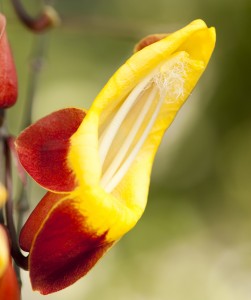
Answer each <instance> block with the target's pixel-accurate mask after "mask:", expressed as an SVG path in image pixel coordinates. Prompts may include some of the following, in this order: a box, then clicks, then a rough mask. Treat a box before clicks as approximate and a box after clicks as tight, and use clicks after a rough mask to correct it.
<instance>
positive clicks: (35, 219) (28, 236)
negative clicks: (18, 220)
mask: <svg viewBox="0 0 251 300" xmlns="http://www.w3.org/2000/svg"><path fill="white" fill-rule="evenodd" d="M65 196H66V194H55V193H51V192H48V193H46V194H45V196H44V197H43V199H42V200H41V201H40V202H39V203H38V205H37V206H36V207H35V209H34V210H33V212H32V213H31V214H30V216H29V218H28V220H27V221H26V223H25V224H24V226H23V228H22V230H21V232H20V236H19V243H20V246H21V248H22V249H23V250H24V251H27V252H29V251H30V248H31V244H32V242H33V240H34V237H35V235H36V233H37V232H38V230H39V228H40V227H41V224H42V223H43V222H44V220H45V219H46V217H47V216H48V215H49V212H50V210H51V209H52V208H53V206H54V205H56V203H57V202H59V201H60V200H61V199H62V198H64V197H65Z"/></svg>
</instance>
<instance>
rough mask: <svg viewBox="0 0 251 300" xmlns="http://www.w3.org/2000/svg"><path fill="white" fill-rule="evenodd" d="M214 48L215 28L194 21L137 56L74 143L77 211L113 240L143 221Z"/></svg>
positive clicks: (101, 96)
mask: <svg viewBox="0 0 251 300" xmlns="http://www.w3.org/2000/svg"><path fill="white" fill-rule="evenodd" d="M214 44H215V31H214V28H207V26H206V24H205V23H204V22H203V21H202V20H196V21H194V22H192V23H190V24H189V25H187V26H186V27H184V28H183V29H181V30H179V31H177V32H175V33H173V34H170V35H168V36H167V37H166V38H164V39H161V40H160V41H158V42H156V43H153V44H151V45H149V46H147V47H145V48H143V49H142V50H140V51H138V52H136V53H135V54H134V55H133V56H132V57H131V58H130V59H129V60H128V61H127V62H126V63H125V64H124V65H122V67H121V68H120V69H119V70H118V71H117V72H116V73H115V74H114V75H113V76H112V77H111V79H110V80H109V81H108V83H107V84H106V86H105V87H104V88H103V90H102V91H101V92H100V94H99V95H98V96H97V97H96V99H95V101H94V103H93V105H92V106H91V108H90V110H89V112H88V113H87V115H86V117H85V119H84V120H83V122H82V124H81V125H80V127H79V129H78V130H77V131H76V132H75V133H74V135H73V136H72V137H71V146H70V152H69V156H68V163H69V165H70V166H71V168H72V169H73V170H74V171H75V173H76V176H77V178H78V182H79V183H80V187H79V189H78V190H76V191H75V192H76V193H77V194H79V195H80V197H81V198H82V199H83V201H81V205H79V207H78V209H79V210H80V211H82V213H83V214H84V215H85V216H88V217H87V219H88V223H89V225H90V226H91V227H92V228H93V229H94V230H96V231H97V232H99V233H100V234H101V233H102V232H108V234H107V237H108V238H110V240H114V239H118V238H119V237H121V236H122V235H123V234H124V233H125V232H127V231H128V230H130V229H131V228H132V227H133V226H134V225H135V224H136V222H137V221H138V219H139V218H140V216H141V215H142V213H143V211H144V208H145V205H146V202H147V195H148V188H149V182H150V174H151V168H152V164H153V159H154V156H155V153H156V151H157V149H158V146H159V144H160V142H161V139H162V136H163V134H164V132H165V130H166V129H167V128H168V127H169V125H170V124H171V122H172V121H173V119H174V117H175V115H176V113H177V112H178V110H179V109H180V108H181V106H182V104H183V103H184V101H185V100H186V99H187V97H188V96H189V95H190V93H191V91H192V89H193V88H194V86H195V85H196V83H197V81H198V79H199V78H200V76H201V74H202V73H203V71H204V70H205V67H206V65H207V63H208V61H209V59H210V56H211V54H212V51H213V49H214Z"/></svg>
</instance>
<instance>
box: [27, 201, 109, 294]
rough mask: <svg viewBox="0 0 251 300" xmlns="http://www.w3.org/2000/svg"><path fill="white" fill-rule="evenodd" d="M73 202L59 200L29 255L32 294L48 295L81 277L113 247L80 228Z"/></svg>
mask: <svg viewBox="0 0 251 300" xmlns="http://www.w3.org/2000/svg"><path fill="white" fill-rule="evenodd" d="M84 222H85V218H84V216H83V215H81V214H80V213H79V212H78V210H77V209H76V208H75V207H74V200H70V199H66V200H63V201H62V203H60V204H59V205H58V206H57V207H56V208H55V209H54V210H53V211H52V212H51V214H50V216H49V218H48V219H47V220H46V222H45V223H44V224H43V226H42V228H41V230H40V232H39V233H38V235H37V237H36V239H35V241H34V244H33V246H32V248H31V252H30V261H29V268H30V277H31V283H32V287H33V289H34V290H38V291H40V293H42V294H49V293H53V292H56V291H58V290H61V289H63V288H65V287H67V286H69V285H71V284H73V283H74V282H75V281H76V280H78V279H79V278H81V277H82V276H84V275H85V274H86V273H87V272H88V271H89V270H90V269H91V268H92V267H93V266H94V265H95V264H96V262H97V261H98V260H99V259H100V258H101V256H102V255H103V254H104V253H105V252H106V251H107V249H108V248H109V247H111V245H112V244H113V243H111V242H110V243H108V242H106V239H105V238H106V237H105V236H106V234H104V235H102V236H97V235H96V234H95V233H92V232H91V231H90V229H89V228H87V227H86V226H85V225H84Z"/></svg>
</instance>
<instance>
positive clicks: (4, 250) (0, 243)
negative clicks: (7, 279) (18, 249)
mask: <svg viewBox="0 0 251 300" xmlns="http://www.w3.org/2000/svg"><path fill="white" fill-rule="evenodd" d="M8 263H9V246H8V238H7V235H6V232H5V230H4V228H3V227H2V226H0V278H1V276H2V275H3V273H4V272H5V270H6V268H7V265H8Z"/></svg>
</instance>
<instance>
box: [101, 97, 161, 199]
mask: <svg viewBox="0 0 251 300" xmlns="http://www.w3.org/2000/svg"><path fill="white" fill-rule="evenodd" d="M164 98H165V95H163V96H162V97H161V98H160V100H159V102H158V105H157V106H156V108H155V111H154V113H153V115H152V117H151V119H150V121H149V123H148V124H147V126H146V128H145V130H144V132H143V134H142V136H141V137H140V139H139V141H138V142H137V144H136V145H135V147H134V148H133V150H132V152H131V153H130V154H129V155H128V157H127V159H126V161H125V162H124V163H123V164H122V165H121V167H120V168H119V170H118V171H117V173H116V174H115V175H114V176H113V178H112V179H111V180H110V181H109V183H108V184H107V185H106V186H105V190H106V191H107V192H108V193H110V192H111V191H112V190H113V189H114V188H115V187H116V186H117V184H118V183H119V182H120V181H121V179H122V178H123V176H124V175H125V173H126V172H127V170H128V169H129V167H130V165H131V163H132V162H133V160H134V158H135V157H136V155H137V154H138V152H139V150H140V148H141V147H142V145H143V144H144V142H145V140H146V138H147V136H148V134H149V132H150V130H151V129H152V126H153V124H154V122H155V120H156V118H157V116H158V113H159V110H160V107H161V105H162V103H163V100H164Z"/></svg>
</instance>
